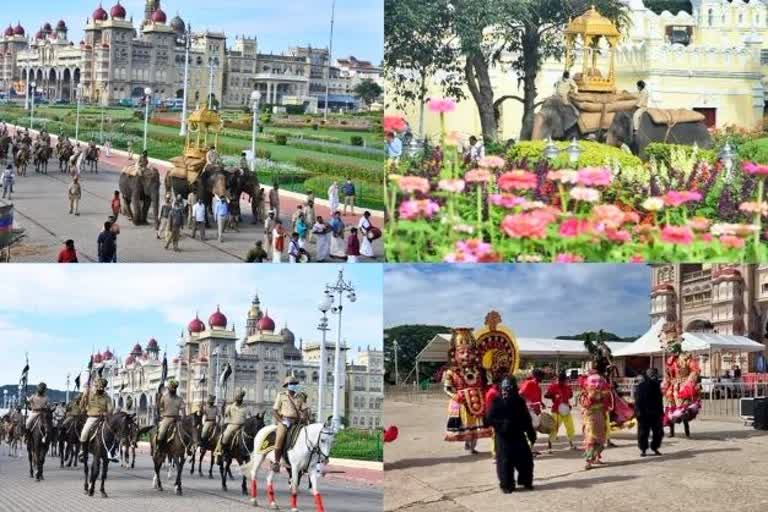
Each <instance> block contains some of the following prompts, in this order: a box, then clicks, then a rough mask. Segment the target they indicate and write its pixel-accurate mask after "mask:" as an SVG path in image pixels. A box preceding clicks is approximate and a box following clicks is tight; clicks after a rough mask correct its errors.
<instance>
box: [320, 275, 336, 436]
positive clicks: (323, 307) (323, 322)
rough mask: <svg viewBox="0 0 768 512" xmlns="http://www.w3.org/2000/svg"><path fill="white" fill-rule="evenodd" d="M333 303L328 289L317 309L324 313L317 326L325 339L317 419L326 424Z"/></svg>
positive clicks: (321, 362)
mask: <svg viewBox="0 0 768 512" xmlns="http://www.w3.org/2000/svg"><path fill="white" fill-rule="evenodd" d="M332 305H333V296H332V295H330V294H329V292H328V290H326V291H325V298H324V299H323V300H322V301H321V302H320V305H319V306H317V309H319V310H320V312H321V313H322V314H323V318H321V319H320V325H318V326H317V330H318V331H321V332H322V333H323V341H322V343H321V344H320V381H319V382H318V383H317V419H318V420H319V421H321V422H322V423H323V424H325V419H326V416H325V413H324V412H323V402H325V377H326V374H327V372H326V369H325V339H326V338H325V333H327V332H328V331H330V330H331V328H330V327H328V311H330V309H331V306H332Z"/></svg>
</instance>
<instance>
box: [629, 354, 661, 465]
mask: <svg viewBox="0 0 768 512" xmlns="http://www.w3.org/2000/svg"><path fill="white" fill-rule="evenodd" d="M634 395H635V416H636V417H637V447H638V448H639V449H640V456H641V457H645V455H646V453H645V452H646V451H648V436H649V435H651V436H652V437H651V444H650V447H651V450H652V451H653V453H654V454H655V455H661V452H660V451H659V448H660V447H661V440H662V439H663V438H664V424H663V418H664V398H663V395H662V392H661V382H659V373H658V371H657V370H656V368H649V369H648V370H647V371H646V373H645V376H641V378H640V382H639V383H638V384H637V386H635V392H634Z"/></svg>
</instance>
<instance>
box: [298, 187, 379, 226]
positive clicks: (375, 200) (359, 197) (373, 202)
mask: <svg viewBox="0 0 768 512" xmlns="http://www.w3.org/2000/svg"><path fill="white" fill-rule="evenodd" d="M345 179H346V178H345V176H344V175H325V174H323V175H322V176H313V177H312V178H310V179H308V180H306V181H305V182H304V185H303V187H302V188H301V189H300V190H299V191H300V192H306V191H307V190H315V191H323V192H321V193H322V194H324V191H326V190H328V187H330V186H331V183H333V182H334V181H335V182H336V183H338V184H339V185H341V184H342V183H344V180H345ZM318 195H320V194H318ZM355 197H356V199H355V203H356V206H359V207H362V208H370V209H372V210H383V209H384V187H383V181H378V182H374V181H355ZM379 227H380V226H379Z"/></svg>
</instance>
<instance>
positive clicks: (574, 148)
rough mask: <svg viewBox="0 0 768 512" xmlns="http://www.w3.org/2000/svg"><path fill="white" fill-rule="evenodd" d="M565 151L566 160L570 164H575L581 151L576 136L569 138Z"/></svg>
mask: <svg viewBox="0 0 768 512" xmlns="http://www.w3.org/2000/svg"><path fill="white" fill-rule="evenodd" d="M565 152H566V153H567V154H568V161H569V162H571V164H574V165H575V164H576V162H578V161H579V157H580V156H581V154H582V153H583V151H582V149H581V146H579V141H577V140H576V137H574V138H573V140H571V143H570V144H568V147H567V148H566V150H565Z"/></svg>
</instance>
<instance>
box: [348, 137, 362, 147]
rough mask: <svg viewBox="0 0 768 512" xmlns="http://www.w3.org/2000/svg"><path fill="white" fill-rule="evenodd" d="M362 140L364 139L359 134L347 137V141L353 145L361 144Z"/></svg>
mask: <svg viewBox="0 0 768 512" xmlns="http://www.w3.org/2000/svg"><path fill="white" fill-rule="evenodd" d="M363 142H364V140H363V138H362V137H361V136H360V135H353V136H351V137H350V138H349V143H350V144H352V145H353V146H362V145H363Z"/></svg>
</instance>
